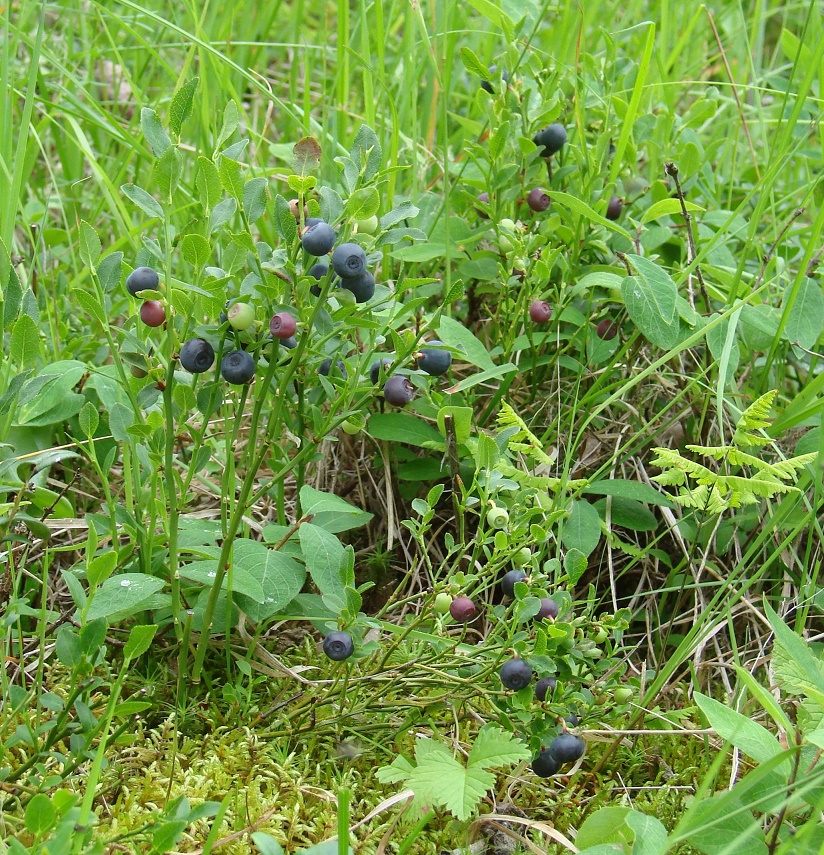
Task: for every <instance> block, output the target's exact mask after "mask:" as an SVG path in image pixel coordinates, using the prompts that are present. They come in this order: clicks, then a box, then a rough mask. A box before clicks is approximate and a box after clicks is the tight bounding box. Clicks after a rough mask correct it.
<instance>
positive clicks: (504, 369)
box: [444, 362, 518, 395]
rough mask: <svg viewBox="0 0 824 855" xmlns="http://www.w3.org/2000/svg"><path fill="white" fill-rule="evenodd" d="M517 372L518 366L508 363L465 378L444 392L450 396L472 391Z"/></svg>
mask: <svg viewBox="0 0 824 855" xmlns="http://www.w3.org/2000/svg"><path fill="white" fill-rule="evenodd" d="M517 370H518V366H517V365H513V364H512V363H511V362H507V363H506V365H496V366H495V368H490V369H489V370H488V371H479V372H478V373H477V374H470V375H469V376H468V377H464V379H463V380H459V381H458V382H457V383H456V384H455V385H454V386H450V387H449V388H448V389H444V391H445V392H446V393H447V394H448V395H454V394H456V393H458V392H465V391H466V390H467V389H471V388H472V387H473V386H477V385H478V384H479V383H486V382H487V380H495V379H497V378H498V377H503V376H504V375H506V374H512V373H514V372H515V371H517Z"/></svg>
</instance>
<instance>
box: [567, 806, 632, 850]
mask: <svg viewBox="0 0 824 855" xmlns="http://www.w3.org/2000/svg"><path fill="white" fill-rule="evenodd" d="M630 813H632V810H631V809H630V808H628V807H618V806H614V807H602V808H600V809H599V810H596V811H595V812H594V813H592V814H590V815H589V816H588V817H587V818H586V819H585V820H584V822H583V824H582V825H581V827H580V828H579V829H578V834H577V835H576V837H575V845H576V846H577V847H578V848H579V849H581V850H586V849H587V848H589V847H590V846H599V845H602V844H605V843H620V844H627V845H629V844H630V843H632V830H631V829H630V827H629V826H628V825H627V817H628V816H629V815H630Z"/></svg>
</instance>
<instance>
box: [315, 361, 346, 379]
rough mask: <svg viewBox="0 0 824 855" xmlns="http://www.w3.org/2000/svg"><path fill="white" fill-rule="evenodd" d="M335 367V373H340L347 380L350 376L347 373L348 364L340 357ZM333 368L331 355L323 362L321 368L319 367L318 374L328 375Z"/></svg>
mask: <svg viewBox="0 0 824 855" xmlns="http://www.w3.org/2000/svg"><path fill="white" fill-rule="evenodd" d="M335 368H336V372H335V373H336V374H339V375H340V376H341V377H343V379H344V380H345V379H346V378H347V376H348V375H347V373H346V366H345V365H344V364H343V362H342V361H341V360H340V359H339V360H338V361H337V362H336V363H335ZM331 370H332V359H331V357H330V358H329V359H324V360H323V362H321V364H320V368H318V374H322V375H323V376H324V377H328V376H329V372H330V371H331Z"/></svg>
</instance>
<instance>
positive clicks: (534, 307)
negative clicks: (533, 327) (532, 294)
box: [529, 300, 552, 324]
mask: <svg viewBox="0 0 824 855" xmlns="http://www.w3.org/2000/svg"><path fill="white" fill-rule="evenodd" d="M529 317H530V318H531V319H532V321H533V322H534V323H536V324H545V323H546V322H547V321H548V320H549V319H550V318H551V317H552V306H550V305H549V303H547V301H546V300H533V301H532V302H531V303H530V304H529Z"/></svg>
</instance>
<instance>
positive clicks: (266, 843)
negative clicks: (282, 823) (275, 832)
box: [252, 831, 283, 855]
mask: <svg viewBox="0 0 824 855" xmlns="http://www.w3.org/2000/svg"><path fill="white" fill-rule="evenodd" d="M252 842H253V843H254V844H255V846H257V848H258V850H259V851H260V853H261V855H283V849H282V847H281V845H280V843H278V842H277V840H275V838H274V837H272V835H271V834H267V833H266V832H265V831H253V832H252Z"/></svg>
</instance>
